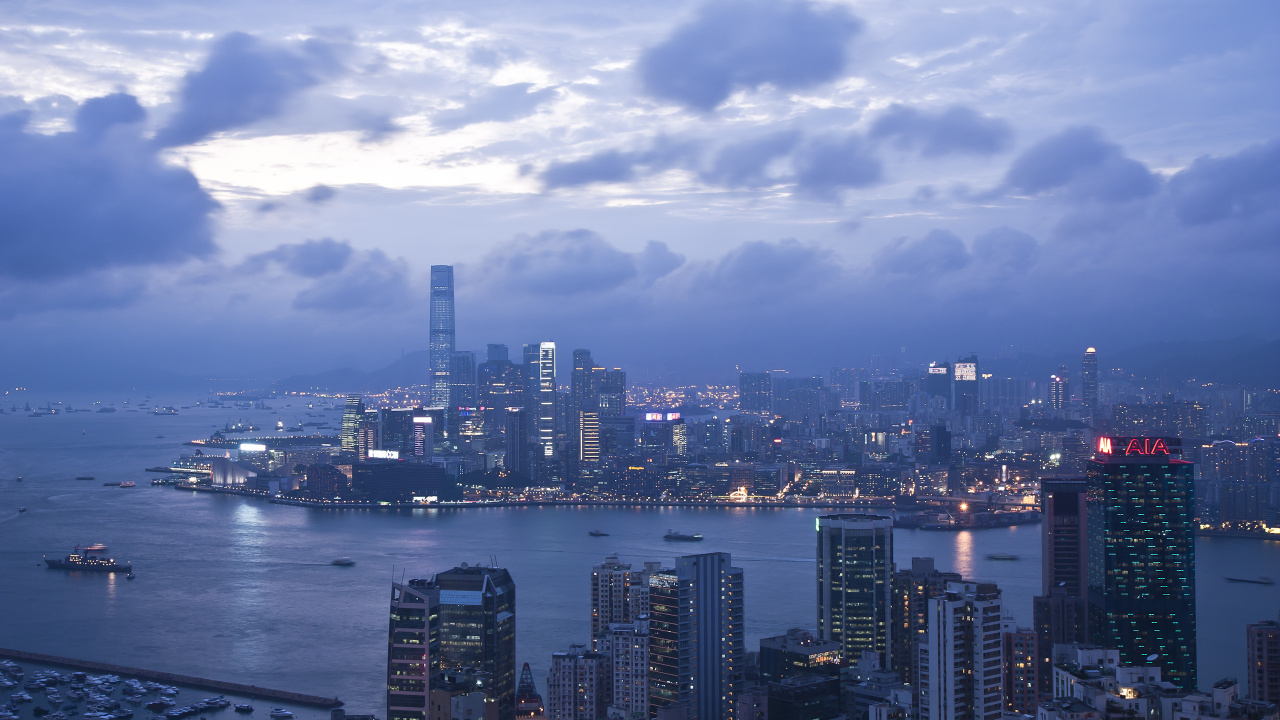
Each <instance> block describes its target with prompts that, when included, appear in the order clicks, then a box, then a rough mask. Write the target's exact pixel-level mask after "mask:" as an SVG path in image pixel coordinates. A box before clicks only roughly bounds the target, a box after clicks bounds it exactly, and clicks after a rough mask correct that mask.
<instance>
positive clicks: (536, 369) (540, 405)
mask: <svg viewBox="0 0 1280 720" xmlns="http://www.w3.org/2000/svg"><path fill="white" fill-rule="evenodd" d="M524 356H525V368H526V373H527V380H528V388H529V401H528V402H526V404H525V408H526V409H527V410H528V411H529V413H530V415H531V417H530V418H529V422H530V430H531V432H530V440H531V442H533V443H534V444H536V446H537V448H538V449H539V450H540V451H541V455H542V457H543V458H551V457H554V456H555V452H556V344H555V343H553V342H544V343H538V344H536V345H526V346H525V351H524ZM531 360H532V362H530V361H531Z"/></svg>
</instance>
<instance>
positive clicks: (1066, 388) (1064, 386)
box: [1049, 370, 1071, 410]
mask: <svg viewBox="0 0 1280 720" xmlns="http://www.w3.org/2000/svg"><path fill="white" fill-rule="evenodd" d="M1070 402H1071V378H1069V377H1067V374H1066V373H1064V372H1062V370H1059V371H1058V374H1057V375H1050V376H1049V407H1050V408H1052V409H1054V410H1062V409H1063V408H1065V407H1066V406H1067V405H1068V404H1069V403H1070Z"/></svg>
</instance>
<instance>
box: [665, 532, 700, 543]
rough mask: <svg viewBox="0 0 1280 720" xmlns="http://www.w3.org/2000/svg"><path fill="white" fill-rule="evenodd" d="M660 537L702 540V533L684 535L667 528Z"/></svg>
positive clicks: (691, 540)
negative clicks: (665, 532)
mask: <svg viewBox="0 0 1280 720" xmlns="http://www.w3.org/2000/svg"><path fill="white" fill-rule="evenodd" d="M662 539H663V540H674V541H676V542H702V533H695V534H693V535H686V534H684V533H680V532H676V531H675V530H668V531H667V534H666V535H663V536H662Z"/></svg>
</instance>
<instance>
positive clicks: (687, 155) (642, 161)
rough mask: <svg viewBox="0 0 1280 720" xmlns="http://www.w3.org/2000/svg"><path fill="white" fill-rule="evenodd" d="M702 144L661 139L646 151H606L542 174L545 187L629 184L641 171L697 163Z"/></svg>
mask: <svg viewBox="0 0 1280 720" xmlns="http://www.w3.org/2000/svg"><path fill="white" fill-rule="evenodd" d="M701 150H702V148H701V144H700V143H698V142H694V141H681V140H672V139H670V138H665V137H659V138H657V139H656V140H654V141H653V143H652V145H651V146H650V147H649V148H648V149H647V150H641V151H634V152H627V151H622V150H604V151H601V152H598V153H595V154H593V155H588V156H587V157H585V158H582V159H581V160H570V161H567V162H553V163H551V164H550V165H548V166H547V168H546V169H545V170H543V171H542V173H541V175H540V177H541V179H542V185H543V188H545V189H547V190H554V189H555V188H561V187H578V186H581V185H590V184H593V183H600V182H604V183H613V182H629V181H631V180H634V179H635V178H636V177H637V175H638V171H639V170H645V171H646V172H651V173H652V172H661V171H663V170H667V169H670V168H672V167H679V166H687V165H690V164H692V163H694V162H696V160H697V158H698V156H699V155H700V154H701Z"/></svg>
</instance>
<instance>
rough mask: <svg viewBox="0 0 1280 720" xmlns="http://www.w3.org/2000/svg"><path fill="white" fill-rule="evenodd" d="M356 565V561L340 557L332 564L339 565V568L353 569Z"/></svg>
mask: <svg viewBox="0 0 1280 720" xmlns="http://www.w3.org/2000/svg"><path fill="white" fill-rule="evenodd" d="M355 564H356V561H355V560H352V559H351V558H349V557H340V558H338V559H337V560H334V561H333V562H332V563H330V565H337V566H338V567H351V566H352V565H355Z"/></svg>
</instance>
